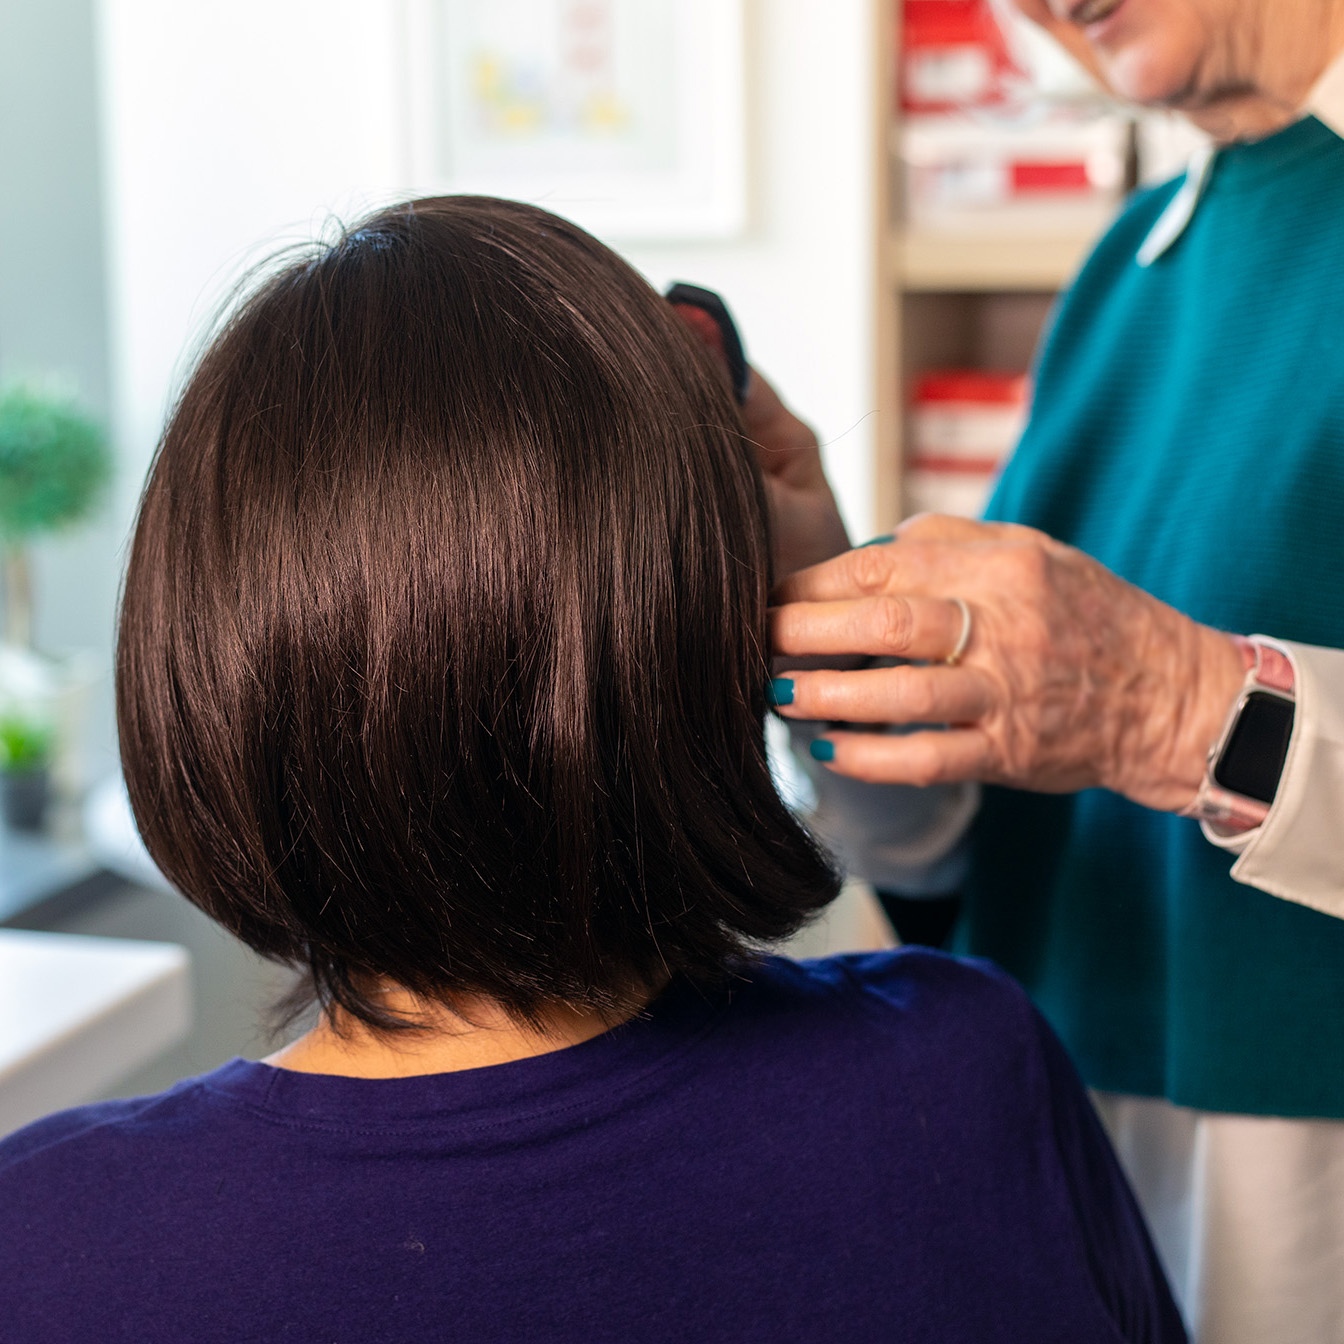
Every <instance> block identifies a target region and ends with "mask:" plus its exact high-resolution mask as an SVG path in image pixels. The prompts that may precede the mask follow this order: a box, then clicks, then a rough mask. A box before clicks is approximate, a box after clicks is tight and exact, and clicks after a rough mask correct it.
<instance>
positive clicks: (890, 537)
mask: <svg viewBox="0 0 1344 1344" xmlns="http://www.w3.org/2000/svg"><path fill="white" fill-rule="evenodd" d="M895 540H896V534H895V533H894V532H888V533H887V534H886V535H885V536H882V537H874V538H873V539H872V540H871V541H865V542H864V543H863V545H862V546H856V547H855V548H854V549H855V550H858V551H861V550H863V547H864V546H885V545H886V544H887V542H889V541H895Z"/></svg>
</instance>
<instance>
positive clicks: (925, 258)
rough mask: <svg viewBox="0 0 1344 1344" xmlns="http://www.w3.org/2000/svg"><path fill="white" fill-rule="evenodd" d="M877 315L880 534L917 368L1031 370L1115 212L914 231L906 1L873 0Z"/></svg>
mask: <svg viewBox="0 0 1344 1344" xmlns="http://www.w3.org/2000/svg"><path fill="white" fill-rule="evenodd" d="M872 11H873V13H872V17H873V25H874V31H873V44H872V49H873V53H874V61H875V67H874V71H873V87H874V95H875V103H876V109H875V120H874V126H873V144H874V158H875V163H874V174H875V177H874V181H875V187H876V190H875V198H876V202H877V208H876V210H875V219H874V224H873V266H874V272H875V277H874V278H875V293H876V294H877V296H878V298H877V302H876V304H875V313H874V323H875V331H874V341H873V349H874V356H875V368H874V370H873V384H874V389H875V402H876V405H877V408H878V415H877V428H876V442H875V452H874V470H875V473H876V477H875V480H874V501H875V512H876V521H877V530H878V531H889V530H890V529H891V527H892V526H894V525H895V524H896V523H897V522H899V521H900V519H901V518H902V517H903V516H904V514H903V508H902V476H903V465H904V462H905V457H906V441H907V429H908V425H909V411H908V406H909V394H910V389H911V387H912V386H913V383H914V381H915V380H916V379H917V378H918V376H919V375H920V373H922V372H924V371H926V370H929V369H935V368H941V367H947V366H966V367H975V368H998V369H1013V368H1026V367H1027V365H1028V364H1029V362H1030V359H1031V356H1032V353H1033V351H1034V349H1035V347H1036V344H1037V341H1038V340H1039V337H1040V334H1041V331H1042V329H1043V328H1044V325H1045V323H1046V321H1047V319H1048V317H1049V313H1050V310H1051V308H1052V306H1053V304H1054V301H1055V298H1056V295H1057V294H1058V291H1059V290H1060V289H1061V288H1062V287H1063V286H1065V285H1066V284H1067V283H1068V282H1069V280H1070V279H1071V278H1072V276H1073V275H1074V274H1075V272H1076V271H1077V269H1078V267H1079V265H1080V264H1081V262H1082V261H1083V259H1084V258H1085V257H1086V255H1087V253H1088V252H1089V251H1090V249H1091V247H1092V245H1093V243H1094V242H1095V241H1096V239H1097V238H1098V237H1099V236H1100V234H1101V233H1102V232H1103V230H1104V229H1105V227H1106V224H1107V223H1108V221H1109V219H1110V217H1111V215H1112V214H1113V211H1114V204H1113V202H1109V201H1104V200H1103V201H1098V202H1096V203H1095V205H1085V206H1083V207H1082V208H1079V207H1077V206H1070V208H1069V209H1068V210H1067V211H1062V212H1060V217H1059V218H1058V219H1053V220H1051V219H1045V218H1038V219H1037V220H1036V221H1035V223H1034V224H1033V223H1031V222H1023V221H1018V220H1014V221H1010V222H1008V223H1006V224H1005V227H1004V228H1002V229H1000V230H998V231H994V232H990V231H984V230H981V231H976V230H973V229H970V228H957V227H949V228H934V227H931V226H929V225H921V226H917V227H911V226H907V225H906V224H905V223H904V221H903V218H902V213H901V207H900V195H901V193H900V190H899V174H900V165H899V158H898V149H897V146H899V143H900V125H899V114H898V111H897V108H898V99H897V78H898V54H899V29H900V14H901V0H872Z"/></svg>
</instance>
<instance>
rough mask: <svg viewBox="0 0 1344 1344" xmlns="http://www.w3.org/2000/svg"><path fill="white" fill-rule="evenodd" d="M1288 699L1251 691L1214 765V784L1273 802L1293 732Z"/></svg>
mask: <svg viewBox="0 0 1344 1344" xmlns="http://www.w3.org/2000/svg"><path fill="white" fill-rule="evenodd" d="M1293 709H1294V705H1293V702H1292V701H1291V700H1285V699H1284V698H1283V697H1282V696H1279V695H1271V694H1270V693H1269V692H1267V691H1252V692H1251V693H1250V695H1248V696H1247V697H1246V699H1245V702H1244V703H1243V704H1242V707H1241V713H1240V714H1239V715H1238V716H1237V721H1236V723H1235V724H1234V725H1233V727H1232V735H1231V736H1230V737H1229V738H1228V740H1227V745H1226V746H1225V747H1224V748H1223V751H1222V755H1220V756H1219V757H1218V759H1217V761H1216V762H1214V766H1213V779H1214V783H1216V784H1219V785H1221V786H1222V787H1223V788H1225V789H1230V790H1231V791H1232V792H1233V793H1239V794H1241V796H1242V797H1243V798H1254V799H1255V800H1256V802H1258V803H1272V802H1273V801H1274V794H1275V792H1276V791H1277V790H1278V787H1279V776H1280V775H1281V774H1283V759H1284V757H1285V756H1287V754H1288V739H1289V738H1290V737H1292V735H1293Z"/></svg>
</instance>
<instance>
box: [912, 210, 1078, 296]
mask: <svg viewBox="0 0 1344 1344" xmlns="http://www.w3.org/2000/svg"><path fill="white" fill-rule="evenodd" d="M1102 227H1103V224H1102V222H1101V221H1098V222H1097V223H1096V224H1095V225H1090V226H1088V227H1081V226H1080V227H1076V228H1070V229H1067V230H1063V229H1061V230H1060V231H1058V232H1054V231H1052V232H1048V233H1036V232H1030V233H1029V232H1025V231H1024V232H1022V233H1020V234H1018V233H1008V232H1000V233H993V234H979V233H971V232H966V233H953V232H940V233H933V232H931V231H925V230H917V229H910V230H903V231H899V232H897V233H895V234H894V235H893V236H892V238H891V242H890V249H891V250H890V260H889V266H890V274H891V276H892V277H893V279H894V281H895V283H896V284H897V285H898V286H899V287H900V288H901V289H905V290H912V291H916V292H919V291H923V292H937V291H969V292H976V291H989V290H1056V289H1060V288H1062V287H1063V286H1064V285H1067V284H1068V283H1069V281H1070V280H1072V279H1073V276H1074V274H1075V272H1076V271H1077V269H1078V267H1079V266H1080V265H1081V263H1082V261H1083V258H1084V257H1085V256H1086V255H1087V253H1088V252H1089V251H1090V249H1091V247H1092V245H1093V244H1094V243H1095V242H1096V240H1097V237H1098V235H1099V234H1100V232H1101V229H1102Z"/></svg>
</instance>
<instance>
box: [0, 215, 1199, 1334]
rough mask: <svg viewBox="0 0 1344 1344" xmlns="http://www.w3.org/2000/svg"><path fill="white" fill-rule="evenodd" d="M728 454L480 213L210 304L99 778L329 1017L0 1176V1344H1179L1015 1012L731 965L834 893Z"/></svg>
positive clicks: (599, 257) (568, 255)
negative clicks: (215, 319)
mask: <svg viewBox="0 0 1344 1344" xmlns="http://www.w3.org/2000/svg"><path fill="white" fill-rule="evenodd" d="M749 411H750V417H751V418H754V419H758V420H759V421H760V422H761V423H763V424H764V423H766V422H773V423H774V425H775V427H776V428H779V427H780V425H781V424H783V422H784V420H786V419H787V416H786V414H785V413H784V412H783V410H782V408H780V407H779V406H778V403H777V402H775V401H773V400H772V399H771V398H770V397H769V396H768V395H766V394H765V392H764V389H763V388H758V391H757V394H756V398H755V400H754V403H753V406H752V407H750V408H749ZM743 428H744V427H743V423H742V421H741V419H739V416H738V413H737V409H736V407H735V406H734V404H733V401H732V398H731V396H730V393H729V386H728V380H727V378H726V377H724V376H723V374H722V370H721V369H720V368H718V367H716V366H715V364H714V363H713V362H712V360H711V359H710V357H709V356H708V355H707V354H706V352H705V350H704V349H703V347H701V346H699V345H697V344H696V342H695V341H694V340H693V339H692V337H691V335H690V334H689V332H688V330H687V329H686V328H685V327H683V325H682V324H681V322H680V320H679V319H678V318H677V317H676V316H675V315H674V313H673V311H672V309H671V307H670V306H669V305H668V304H666V303H665V302H664V301H663V300H662V299H661V298H660V297H659V296H658V295H657V294H655V293H654V292H653V291H652V290H650V289H649V287H648V286H647V285H646V284H644V283H643V282H642V281H641V280H640V279H639V277H638V276H636V275H635V274H634V272H633V271H631V270H630V269H629V268H628V267H626V266H625V265H624V264H623V263H621V262H620V261H619V260H618V259H617V258H616V257H615V256H614V255H613V254H612V253H610V252H608V251H607V250H606V249H605V248H603V247H601V246H600V245H599V244H598V243H596V242H595V241H594V240H593V239H591V238H589V237H588V236H587V235H585V234H583V233H582V232H581V231H580V230H578V229H576V228H574V227H573V226H572V225H569V224H567V223H565V222H564V221H563V220H559V219H556V218H555V217H554V216H551V215H547V214H546V213H544V212H543V211H540V210H534V209H531V208H529V207H526V206H522V205H516V204H513V203H510V202H501V201H491V200H484V199H479V198H470V197H467V198H462V197H458V198H445V199H439V200H428V201H417V202H410V203H407V204H406V205H404V206H400V207H395V208H392V209H390V210H388V211H385V212H383V213H381V214H379V215H377V216H375V217H373V218H372V219H370V220H368V221H366V222H365V223H364V224H363V225H362V226H360V227H358V228H356V229H354V230H352V231H350V232H349V233H347V234H345V235H344V236H343V237H341V238H339V239H338V240H337V241H336V242H334V243H333V244H332V245H330V246H328V247H323V248H320V249H316V250H315V251H314V253H313V254H312V255H311V256H309V257H306V258H303V259H301V260H299V261H297V262H294V263H292V264H291V265H289V266H287V267H286V269H284V270H283V271H281V272H280V273H279V274H278V275H276V276H274V277H273V278H272V279H271V280H270V281H269V282H267V283H266V284H265V285H264V286H263V287H262V288H261V289H260V290H259V292H258V293H256V294H255V295H254V296H253V297H252V299H251V300H250V301H249V302H248V303H247V304H246V305H244V307H243V308H242V310H241V311H240V312H239V313H238V315H237V316H236V317H235V318H234V319H233V320H232V322H231V323H230V325H229V326H228V327H227V329H226V330H225V331H224V332H223V334H222V335H221V336H220V337H219V339H218V340H217V341H216V342H215V343H214V344H213V345H212V347H211V348H210V350H209V351H208V352H207V353H206V355H205V357H204V359H203V361H202V363H201V365H200V367H199V368H198V369H197V371H196V372H195V374H194V376H193V377H192V379H191V380H190V382H189V384H188V386H187V389H186V392H185V394H184V395H183V398H182V401H181V403H180V405H179V406H178V408H177V410H176V412H175V414H174V416H173V419H172V422H171V424H170V425H169V427H168V430H167V433H166V435H165V438H164V441H163V445H162V448H161V450H160V453H159V456H158V459H157V461H156V464H155V467H154V470H153V474H152V476H151V478H150V481H149V484H148V486H147V488H146V492H145V497H144V501H143V504H142V508H141V513H140V519H139V522H138V524H137V528H136V535H135V541H134V545H133V549H132V555H131V562H130V568H129V572H128V575H127V579H126V590H125V600H124V605H123V610H122V616H121V633H120V640H119V645H118V678H117V690H118V714H119V723H120V728H121V733H122V753H123V760H124V764H125V769H126V776H127V781H128V784H129V788H130V795H131V798H132V801H133V803H134V807H135V811H136V816H137V818H138V820H139V823H140V826H141V828H142V830H143V833H144V836H145V840H146V843H147V845H148V847H149V849H150V852H151V853H152V854H153V855H154V857H155V859H156V860H157V861H158V862H159V863H160V864H161V865H162V867H163V868H164V870H165V872H167V873H168V874H169V875H171V877H172V878H173V879H174V880H175V882H176V883H177V884H178V885H179V886H180V887H181V889H182V890H183V892H185V893H186V894H187V895H188V896H189V897H190V898H191V899H192V900H193V901H195V902H196V903H197V904H198V905H200V906H201V907H202V908H204V909H205V910H206V911H207V912H208V913H209V914H210V915H212V916H213V917H214V918H215V919H217V920H218V921H219V922H220V923H221V924H223V925H224V926H225V927H226V928H228V929H230V930H231V931H232V932H234V933H235V934H237V935H238V936H239V937H241V938H243V939H244V940H245V941H246V942H247V943H248V944H250V945H251V946H252V947H253V948H255V949H257V950H258V951H261V952H263V953H265V954H267V955H269V956H271V957H274V958H276V959H278V960H281V961H284V962H286V963H289V964H291V965H294V966H296V967H299V968H302V970H303V971H304V972H305V975H304V984H305V986H306V988H307V990H308V992H309V994H310V995H311V996H315V997H316V999H317V1002H318V1004H319V1006H320V1010H321V1011H320V1013H319V1015H318V1018H317V1021H316V1023H315V1025H314V1026H313V1027H312V1029H311V1030H310V1031H309V1032H307V1033H306V1034H305V1035H303V1036H302V1037H300V1038H299V1039H298V1040H297V1041H295V1042H294V1043H292V1044H291V1045H290V1046H288V1047H287V1048H286V1049H284V1050H282V1051H280V1052H279V1053H278V1054H276V1055H274V1056H273V1057H272V1058H271V1059H270V1061H268V1062H266V1063H253V1062H250V1061H243V1060H235V1061H233V1063H231V1064H228V1065H225V1066H224V1067H223V1068H221V1069H217V1070H215V1071H214V1072H212V1073H209V1074H207V1075H205V1076H204V1077H201V1078H196V1079H189V1080H186V1081H185V1082H183V1083H181V1084H180V1085H178V1086H177V1087H175V1088H173V1089H172V1090H170V1091H169V1092H167V1093H165V1094H163V1095H160V1096H157V1097H145V1098H139V1099H137V1100H133V1101H128V1102H112V1103H106V1104H104V1105H99V1106H92V1107H86V1108H83V1109H80V1110H76V1111H73V1112H68V1113H66V1114H64V1115H59V1116H54V1117H51V1118H49V1119H47V1120H45V1121H41V1122H39V1123H38V1124H36V1125H33V1126H30V1127H29V1128H28V1129H26V1130H23V1131H20V1132H19V1133H18V1134H15V1135H12V1136H10V1137H9V1138H7V1139H6V1140H4V1142H3V1143H0V1248H3V1249H2V1252H0V1336H3V1337H4V1339H5V1340H6V1341H9V1340H14V1341H16V1344H17V1342H18V1341H22V1342H23V1344H47V1342H48V1341H50V1342H51V1344H55V1342H56V1341H68V1340H75V1339H77V1340H98V1341H100V1344H103V1342H106V1344H114V1341H123V1340H124V1341H134V1342H135V1344H155V1342H157V1341H162V1344H181V1342H182V1341H188V1340H189V1341H192V1342H193V1344H198V1342H199V1344H206V1341H220V1342H221V1344H223V1342H224V1341H228V1344H233V1342H234V1341H239V1340H279V1339H285V1340H294V1341H312V1344H330V1341H332V1340H338V1339H339V1340H350V1341H369V1342H372V1341H375V1340H385V1341H396V1342H397V1344H401V1342H402V1341H409V1340H423V1339H461V1340H472V1341H477V1340H480V1341H486V1340H499V1341H509V1344H513V1342H514V1341H528V1340H547V1341H557V1342H559V1341H566V1340H573V1341H581V1344H594V1341H604V1340H605V1341H620V1342H621V1344H625V1342H626V1341H641V1342H644V1341H660V1340H666V1341H686V1340H697V1341H698V1340H717V1339H731V1340H744V1341H745V1340H760V1341H775V1340H781V1339H789V1340H816V1341H832V1340H838V1339H843V1340H854V1341H860V1340H874V1341H876V1340H885V1339H889V1338H891V1337H892V1334H893V1332H895V1333H897V1334H899V1336H900V1337H901V1338H902V1339H906V1340H912V1341H914V1340H928V1341H938V1344H952V1342H953V1341H965V1344H983V1342H984V1341H990V1340H1001V1341H1004V1344H1011V1342H1012V1341H1017V1340H1022V1339H1030V1340H1032V1341H1033V1342H1035V1341H1042V1342H1044V1341H1059V1342H1060V1344H1071V1342H1072V1341H1077V1340H1103V1339H1104V1340H1127V1341H1134V1344H1140V1342H1141V1341H1142V1342H1143V1344H1176V1341H1179V1340H1181V1339H1183V1338H1184V1330H1183V1328H1182V1326H1181V1323H1180V1320H1179V1317H1178V1316H1177V1313H1176V1309H1175V1306H1174V1304H1173V1303H1172V1301H1171V1298H1170V1296H1169V1294H1168V1291H1167V1288H1166V1285H1165V1283H1164V1282H1163V1279H1162V1275H1161V1271H1160V1270H1159V1269H1158V1267H1157V1263H1156V1259H1155V1256H1154V1255H1153V1253H1152V1249H1151V1247H1150V1245H1149V1243H1148V1240H1147V1236H1146V1234H1145V1232H1144V1229H1143V1226H1142V1223H1141V1220H1140V1219H1139V1217H1138V1213H1137V1210H1136V1209H1135V1207H1134V1205H1133V1202H1132V1200H1131V1197H1130V1195H1129V1192H1128V1190H1127V1188H1126V1186H1125V1183H1124V1180H1123V1178H1122V1177H1121V1176H1120V1174H1119V1170H1118V1168H1117V1166H1116V1164H1115V1161H1114V1158H1113V1156H1112V1154H1111V1152H1110V1150H1109V1149H1108V1147H1107V1145H1106V1141H1105V1139H1104V1137H1103V1136H1102V1134H1101V1131H1100V1127H1099V1126H1098V1124H1097V1122H1096V1118H1095V1116H1094V1115H1093V1114H1092V1112H1091V1110H1090V1108H1089V1106H1088V1103H1087V1100H1086V1097H1085V1095H1084V1094H1083V1092H1082V1090H1081V1088H1080V1087H1079V1085H1078V1081H1077V1079H1076V1077H1075V1076H1074V1075H1073V1073H1072V1071H1071V1069H1070V1067H1069V1065H1068V1063H1067V1061H1066V1059H1065V1057H1064V1054H1063V1052H1062V1050H1061V1049H1060V1048H1059V1046H1058V1043H1057V1042H1056V1041H1055V1040H1054V1038H1053V1036H1051V1034H1050V1033H1049V1031H1048V1029H1047V1028H1045V1026H1044V1024H1043V1023H1042V1021H1041V1020H1040V1018H1039V1017H1038V1016H1037V1015H1036V1013H1035V1012H1034V1010H1033V1009H1032V1008H1031V1006H1030V1005H1029V1003H1028V1002H1027V1001H1026V999H1025V996H1024V995H1022V994H1021V992H1020V991H1019V990H1018V989H1017V988H1016V987H1015V986H1013V985H1012V984H1011V983H1009V982H1008V981H1007V979H1006V977H1004V976H1002V975H1000V974H998V973H996V972H993V971H991V970H989V969H988V968H983V967H976V966H974V965H970V964H966V963H962V962H958V961H954V960H953V959H951V958H948V957H942V956H937V955H933V954H928V953H922V952H916V953H912V954H901V953H896V954H889V955H884V956H878V957H874V958H862V957H860V958H837V959H832V960H829V961H824V962H819V963H813V964H808V965H804V964H795V963H792V962H789V961H786V960H784V959H781V958H772V957H767V956H764V955H762V953H761V950H760V949H761V946H762V944H763V943H766V942H769V941H772V940H774V939H777V938H779V937H780V936H781V935H783V934H786V933H788V932H789V931H791V930H793V929H796V928H797V927H798V926H799V925H800V924H801V923H802V922H803V921H804V920H805V919H807V918H808V917H809V916H810V915H811V914H813V913H815V912H816V911H817V910H819V909H820V908H821V907H822V906H823V905H824V904H825V903H826V902H827V901H829V900H830V898H831V897H832V896H833V895H834V893H835V890H836V887H837V885H838V883H837V876H836V873H835V870H834V868H833V867H832V866H831V864H830V862H829V859H828V858H827V856H826V855H825V854H824V853H822V852H821V851H820V850H819V849H818V848H817V847H816V846H815V844H814V843H813V842H812V840H811V839H810V837H809V836H808V834H807V833H806V832H805V831H804V830H803V829H802V828H801V827H800V825H799V824H798V822H797V821H796V820H795V819H794V818H793V817H792V816H791V815H790V813H789V812H788V810H787V809H786V808H785V807H784V805H783V803H782V802H781V800H780V798H779V796H778V794H777V793H776V792H775V789H774V786H773V784H772V781H771V777H770V773H769V769H768V767H767V763H766V755H765V743H764V733H763V723H764V717H765V712H766V676H765V674H766V667H767V654H766V628H765V627H766V595H767V590H768V582H769V579H768V574H769V563H768V547H767V533H766V520H765V511H764V498H763V493H762V491H761V487H760V479H759V476H758V475H757V472H756V468H755V466H754V464H753V461H752V457H751V452H750V449H749V448H748V446H747V443H746V439H745V435H744V433H743ZM805 458H806V452H804V453H803V454H802V456H800V457H799V459H798V461H799V462H800V463H802V465H803V466H804V468H806V465H807V464H806V461H805Z"/></svg>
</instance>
